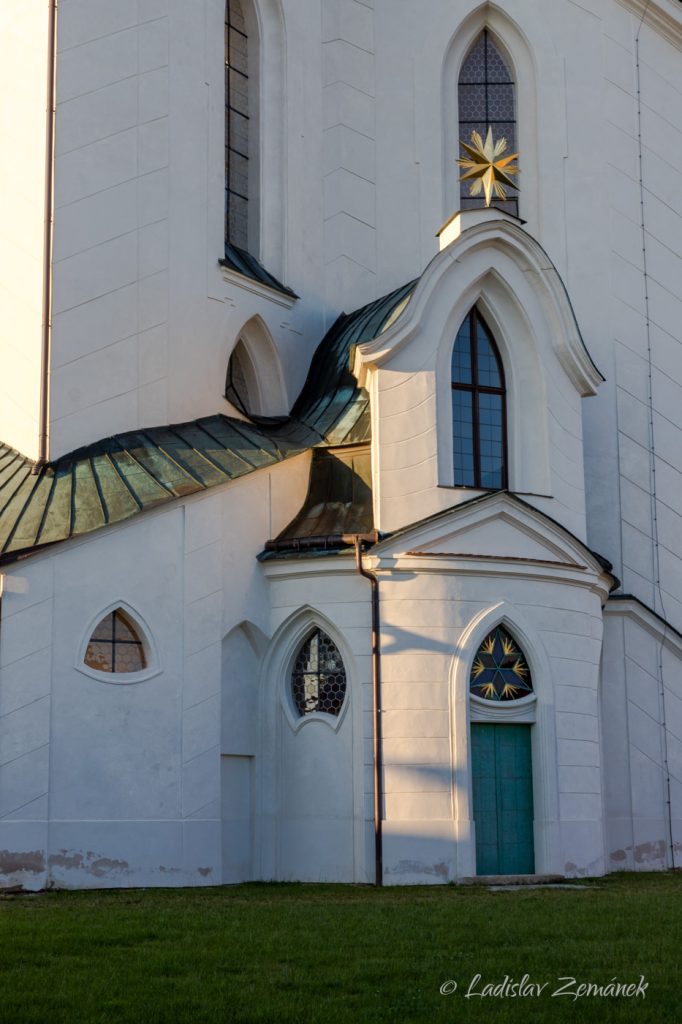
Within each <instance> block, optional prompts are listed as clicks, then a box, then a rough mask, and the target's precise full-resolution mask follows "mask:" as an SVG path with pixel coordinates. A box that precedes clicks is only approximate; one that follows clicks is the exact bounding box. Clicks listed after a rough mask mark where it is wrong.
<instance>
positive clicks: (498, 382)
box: [355, 209, 602, 537]
mask: <svg viewBox="0 0 682 1024" xmlns="http://www.w3.org/2000/svg"><path fill="white" fill-rule="evenodd" d="M440 236H441V251H440V252H439V254H438V255H437V256H436V257H435V258H434V259H433V260H432V261H431V263H430V264H429V266H428V267H427V268H426V270H425V271H424V273H423V275H422V277H421V278H420V280H419V282H418V284H417V286H416V288H415V290H414V292H413V294H412V297H411V299H410V301H409V304H408V306H407V308H406V309H405V310H404V312H403V313H402V315H401V316H400V317H399V318H398V319H397V320H396V322H395V323H394V324H393V325H392V326H391V327H390V328H388V329H387V330H386V331H384V332H383V333H382V334H381V335H380V336H378V337H377V338H375V339H374V340H372V341H369V342H367V343H365V344H362V345H359V346H358V349H357V350H356V354H355V372H356V373H357V375H358V378H359V381H360V384H361V385H363V386H364V387H366V388H367V390H368V391H369V392H370V395H371V397H372V423H373V440H374V494H375V499H374V500H375V510H374V513H375V522H376V523H377V525H378V527H379V529H380V530H382V531H385V530H394V529H398V528H400V527H402V526H405V525H406V524H408V523H410V522H414V521H416V520H418V519H422V518H423V517H424V516H426V515H429V514H432V513H435V512H438V511H441V510H442V509H444V508H447V507H450V506H452V505H454V504H458V503H460V502H463V501H467V500H469V499H470V498H472V497H475V496H477V495H479V494H482V493H484V492H485V491H488V490H498V489H505V488H506V489H509V490H510V491H513V492H516V493H517V494H521V495H524V496H525V497H526V500H528V501H529V502H531V503H532V504H535V505H537V507H539V508H541V509H542V510H543V511H544V512H546V513H547V514H548V515H550V516H552V517H553V518H556V519H557V520H559V521H560V522H562V523H563V524H564V525H565V526H566V527H567V528H568V529H570V530H571V531H572V532H574V533H575V534H576V535H577V536H579V537H584V536H585V493H584V478H583V449H582V412H581V401H582V398H583V397H585V396H588V395H593V394H595V392H596V389H597V387H598V385H599V383H600V381H601V380H602V377H601V374H600V373H599V371H598V370H597V368H596V367H595V365H594V363H593V362H592V360H591V358H590V356H589V353H588V352H587V349H586V348H585V345H584V342H583V340H582V336H581V333H580V329H579V327H578V324H577V323H576V320H575V316H574V313H573V310H572V308H571V304H570V302H569V299H568V296H567V293H566V289H565V287H564V285H563V282H562V280H561V278H560V276H559V274H558V272H557V270H556V268H555V267H554V265H553V263H552V261H551V260H550V259H549V257H548V256H547V253H546V252H545V251H544V250H543V249H542V247H541V246H540V245H539V244H538V243H537V242H536V241H535V240H534V239H533V238H531V236H530V235H528V234H527V233H526V232H525V231H524V230H523V227H522V225H521V222H520V221H519V220H518V219H517V218H516V217H514V216H511V215H509V214H507V213H505V212H503V211H501V210H495V209H482V210H470V211H464V212H462V213H459V214H457V215H456V216H455V217H454V218H453V219H452V220H451V221H449V222H448V223H447V224H446V225H445V226H444V228H443V229H442V230H441V233H440Z"/></svg>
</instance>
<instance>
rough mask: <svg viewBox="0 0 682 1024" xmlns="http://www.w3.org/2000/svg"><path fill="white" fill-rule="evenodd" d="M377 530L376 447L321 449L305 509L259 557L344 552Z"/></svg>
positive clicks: (315, 456)
mask: <svg viewBox="0 0 682 1024" xmlns="http://www.w3.org/2000/svg"><path fill="white" fill-rule="evenodd" d="M373 530H374V514H373V509H372V454H371V449H370V446H369V445H357V446H354V447H352V448H316V449H314V451H313V458H312V462H311V465H310V478H309V482H308V494H307V496H306V500H305V502H304V504H303V507H302V509H301V510H300V512H299V513H298V515H297V516H295V518H294V519H293V520H292V521H291V522H290V523H289V525H288V526H286V527H285V529H284V530H282V532H281V533H280V534H279V536H278V537H276V538H275V540H269V541H268V542H267V544H266V545H265V551H264V552H263V553H262V554H261V555H259V558H260V559H261V560H262V561H263V560H267V559H270V558H277V557H280V556H281V555H282V553H284V552H299V551H306V552H309V551H311V550H325V551H327V550H332V549H338V548H344V547H348V546H349V537H350V536H352V535H356V534H359V535H362V536H365V537H366V536H368V535H370V534H371V533H372V532H373Z"/></svg>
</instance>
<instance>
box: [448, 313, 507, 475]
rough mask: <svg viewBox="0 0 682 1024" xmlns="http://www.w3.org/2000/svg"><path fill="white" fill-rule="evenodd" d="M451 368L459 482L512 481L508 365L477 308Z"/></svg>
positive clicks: (469, 318)
mask: <svg viewBox="0 0 682 1024" xmlns="http://www.w3.org/2000/svg"><path fill="white" fill-rule="evenodd" d="M451 373H452V378H451V379H452V433H453V460H454V471H455V473H454V483H455V486H456V487H479V488H485V489H489V490H499V489H500V488H502V487H506V486H507V472H506V420H505V411H506V410H505V386H504V371H503V369H502V361H501V359H500V356H499V353H498V351H497V346H496V345H495V342H494V340H493V336H492V334H491V332H490V330H489V329H488V327H487V325H486V323H485V321H484V319H483V317H482V316H481V314H480V313H479V312H478V311H477V310H476V309H475V308H474V309H472V310H471V312H470V313H469V314H468V316H467V317H466V319H465V321H464V323H463V324H462V326H461V327H460V329H459V331H458V332H457V338H456V339H455V344H454V346H453V349H452V367H451Z"/></svg>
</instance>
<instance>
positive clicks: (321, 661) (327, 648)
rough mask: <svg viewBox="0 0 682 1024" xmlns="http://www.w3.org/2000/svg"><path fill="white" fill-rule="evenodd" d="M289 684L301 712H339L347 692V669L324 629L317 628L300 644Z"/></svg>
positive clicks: (332, 713) (333, 713)
mask: <svg viewBox="0 0 682 1024" xmlns="http://www.w3.org/2000/svg"><path fill="white" fill-rule="evenodd" d="M291 687H292V692H293V697H294V703H295V704H296V708H297V710H298V712H299V714H300V715H310V714H313V713H314V712H316V711H321V712H324V713H326V714H328V715H338V714H339V712H340V711H341V708H342V706H343V701H344V698H345V695H346V670H345V668H344V665H343V659H342V658H341V655H340V653H339V650H338V648H337V646H336V644H335V643H334V641H333V640H332V639H331V637H329V636H327V634H326V633H325V632H323V631H322V630H321V629H316V630H315V631H314V633H312V634H311V635H310V636H309V637H308V639H307V640H306V641H305V642H304V643H303V645H302V646H301V648H300V650H299V652H298V656H297V658H296V662H295V664H294V668H293V671H292V673H291Z"/></svg>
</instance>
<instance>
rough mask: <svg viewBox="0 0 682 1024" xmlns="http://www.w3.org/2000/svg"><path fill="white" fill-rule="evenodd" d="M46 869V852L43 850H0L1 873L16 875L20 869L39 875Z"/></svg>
mask: <svg viewBox="0 0 682 1024" xmlns="http://www.w3.org/2000/svg"><path fill="white" fill-rule="evenodd" d="M44 870H45V854H44V853H43V852H42V850H28V851H26V852H25V853H12V852H11V851H10V850H0V875H14V874H16V873H17V872H18V871H28V872H30V874H34V875H37V874H39V873H40V872H41V871H44Z"/></svg>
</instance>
